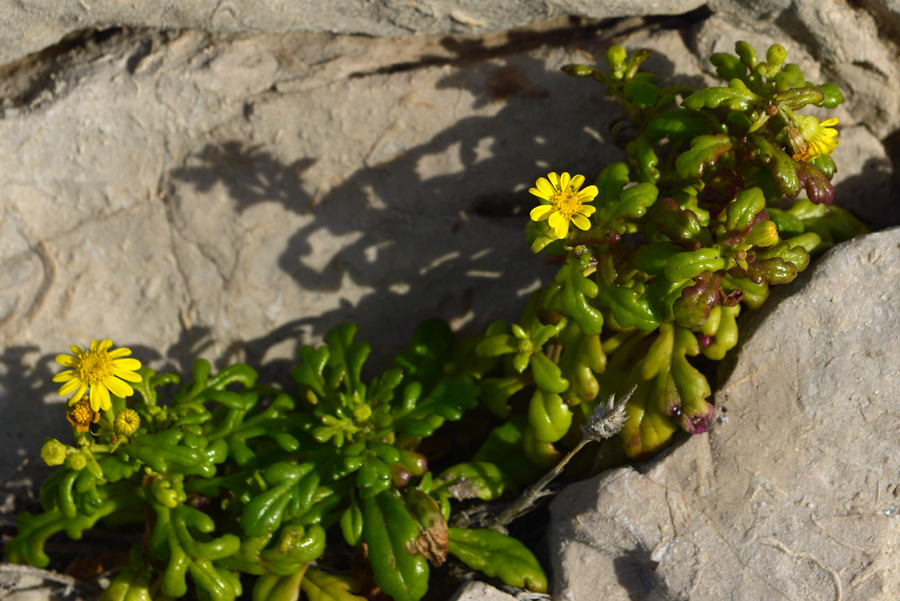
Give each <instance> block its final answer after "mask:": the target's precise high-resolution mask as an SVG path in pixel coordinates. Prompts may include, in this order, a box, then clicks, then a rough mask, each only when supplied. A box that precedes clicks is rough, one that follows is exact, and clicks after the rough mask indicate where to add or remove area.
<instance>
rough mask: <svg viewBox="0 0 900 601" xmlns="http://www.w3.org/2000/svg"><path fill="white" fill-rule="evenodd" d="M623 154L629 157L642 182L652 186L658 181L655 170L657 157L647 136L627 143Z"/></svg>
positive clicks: (657, 171) (657, 170)
mask: <svg viewBox="0 0 900 601" xmlns="http://www.w3.org/2000/svg"><path fill="white" fill-rule="evenodd" d="M625 152H627V153H628V155H629V157H631V162H632V165H633V166H634V168H635V170H636V171H637V173H638V177H639V179H640V180H641V181H642V182H648V183H651V184H653V183H656V182H657V181H659V169H657V168H656V166H657V164H658V163H659V157H657V156H656V151H655V150H653V146H651V145H650V141H649V140H648V139H647V136H643V135H641V136H638V137H637V138H635V139H634V140H632V141H631V142H629V143H628V146H627V147H626V149H625Z"/></svg>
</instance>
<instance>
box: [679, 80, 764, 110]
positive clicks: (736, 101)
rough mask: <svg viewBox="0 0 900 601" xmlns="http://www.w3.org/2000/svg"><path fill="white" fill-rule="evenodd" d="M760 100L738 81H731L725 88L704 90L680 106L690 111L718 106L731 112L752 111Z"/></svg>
mask: <svg viewBox="0 0 900 601" xmlns="http://www.w3.org/2000/svg"><path fill="white" fill-rule="evenodd" d="M760 100H761V98H760V97H759V96H757V95H756V94H754V93H753V92H752V91H750V89H749V88H747V86H746V85H745V84H744V82H743V81H741V80H740V79H732V80H731V81H730V82H729V87H727V88H721V87H719V88H705V89H703V90H700V91H697V92H694V93H693V94H691V95H690V96H688V97H687V98H685V99H684V101H683V102H682V103H681V105H682V106H683V107H684V108H688V109H692V110H695V111H697V110H700V109H715V108H719V107H720V106H722V107H725V108H727V109H728V110H731V111H740V112H745V111H749V110H750V109H752V108H753V107H754V106H755V105H756V104H757V103H759V102H760Z"/></svg>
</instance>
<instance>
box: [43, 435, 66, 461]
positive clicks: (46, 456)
mask: <svg viewBox="0 0 900 601" xmlns="http://www.w3.org/2000/svg"><path fill="white" fill-rule="evenodd" d="M41 459H43V460H44V463H46V464H47V465H49V466H55V465H62V464H63V462H64V461H65V460H66V445H64V444H63V443H61V442H59V441H58V440H56V439H55V438H50V439H48V440H47V442H45V443H44V446H42V447H41Z"/></svg>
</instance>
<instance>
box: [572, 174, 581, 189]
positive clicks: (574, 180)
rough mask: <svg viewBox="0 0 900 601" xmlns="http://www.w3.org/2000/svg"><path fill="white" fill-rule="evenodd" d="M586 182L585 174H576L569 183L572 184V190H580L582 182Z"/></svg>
mask: <svg viewBox="0 0 900 601" xmlns="http://www.w3.org/2000/svg"><path fill="white" fill-rule="evenodd" d="M583 183H584V176H583V175H576V176H575V177H573V178H572V181H571V182H569V185H570V186H572V190H578V188H580V187H581V184H583Z"/></svg>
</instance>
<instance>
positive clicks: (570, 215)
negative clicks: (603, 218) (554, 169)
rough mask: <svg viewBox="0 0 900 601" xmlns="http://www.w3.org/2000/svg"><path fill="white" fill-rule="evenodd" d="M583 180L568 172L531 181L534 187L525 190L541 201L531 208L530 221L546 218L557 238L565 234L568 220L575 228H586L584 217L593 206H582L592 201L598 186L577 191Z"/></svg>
mask: <svg viewBox="0 0 900 601" xmlns="http://www.w3.org/2000/svg"><path fill="white" fill-rule="evenodd" d="M548 180H549V181H548ZM583 183H584V176H583V175H576V176H575V177H573V178H570V177H569V174H568V173H563V174H562V175H557V174H556V173H550V174H549V175H547V177H546V178H543V177H541V178H538V180H537V183H536V184H535V185H536V186H537V187H536V188H531V189H530V190H528V191H529V192H531V193H532V194H534V195H535V196H537V197H538V198H540V199H541V201H542V202H541V204H540V205H539V206H537V207H535V208H533V209H531V219H532V221H544V220H545V219H549V220H550V228H551V229H552V230H553V231H554V233H556V237H557V238H565V237H566V235H567V234H568V233H569V222H570V221H571V222H572V223H574V224H575V226H576V227H578V228H579V229H582V230H587V229H590V227H591V221H590V219H588V217H590V216H591V215H593V214H594V212H595V211H596V210H597V208H596V207H592V206H585V205H584V203H586V202H593V200H594V198H595V197H596V196H597V194H598V193H599V190H597V186H588V187H587V188H585V189H584V190H581V191H579V190H578V188H580V187H581V184H583Z"/></svg>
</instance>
